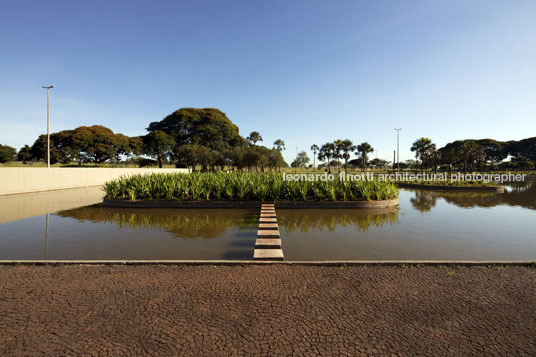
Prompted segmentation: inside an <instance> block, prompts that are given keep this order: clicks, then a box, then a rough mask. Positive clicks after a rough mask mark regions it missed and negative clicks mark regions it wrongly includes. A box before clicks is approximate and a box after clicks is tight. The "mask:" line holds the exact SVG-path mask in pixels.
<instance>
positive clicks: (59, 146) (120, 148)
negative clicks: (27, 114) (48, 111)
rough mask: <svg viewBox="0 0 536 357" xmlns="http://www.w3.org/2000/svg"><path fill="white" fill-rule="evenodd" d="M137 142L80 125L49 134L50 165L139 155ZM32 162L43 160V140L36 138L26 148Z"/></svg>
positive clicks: (102, 129)
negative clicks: (28, 150) (29, 146)
mask: <svg viewBox="0 0 536 357" xmlns="http://www.w3.org/2000/svg"><path fill="white" fill-rule="evenodd" d="M137 147H141V140H140V139H139V138H138V139H136V138H129V137H127V136H125V135H123V134H115V133H114V132H113V131H112V130H110V129H108V128H106V127H104V126H102V125H93V126H80V127H78V128H76V129H74V130H62V131H59V132H57V133H52V134H50V162H51V163H52V164H54V163H56V162H61V163H70V162H72V161H77V162H78V164H79V165H82V163H83V162H95V163H104V162H106V161H108V160H112V159H114V158H115V159H116V160H117V161H119V160H120V159H121V156H122V155H129V154H130V153H132V152H136V151H137V152H139V148H137ZM30 153H31V155H32V158H33V159H34V160H46V158H47V157H46V155H47V137H46V135H40V136H39V137H38V138H37V140H36V141H35V142H34V144H33V145H32V147H31V148H30Z"/></svg>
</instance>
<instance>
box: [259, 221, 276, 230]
mask: <svg viewBox="0 0 536 357" xmlns="http://www.w3.org/2000/svg"><path fill="white" fill-rule="evenodd" d="M259 229H262V230H264V229H279V226H278V225H277V223H259Z"/></svg>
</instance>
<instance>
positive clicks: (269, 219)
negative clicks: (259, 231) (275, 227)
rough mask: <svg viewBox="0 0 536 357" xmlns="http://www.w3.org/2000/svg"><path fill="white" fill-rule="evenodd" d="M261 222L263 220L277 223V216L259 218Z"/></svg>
mask: <svg viewBox="0 0 536 357" xmlns="http://www.w3.org/2000/svg"><path fill="white" fill-rule="evenodd" d="M259 222H261V223H277V218H276V217H272V218H266V217H261V218H260V219H259Z"/></svg>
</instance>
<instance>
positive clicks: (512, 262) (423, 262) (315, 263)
mask: <svg viewBox="0 0 536 357" xmlns="http://www.w3.org/2000/svg"><path fill="white" fill-rule="evenodd" d="M272 264H278V265H302V266H308V265H309V266H365V265H366V266H373V265H374V266H382V265H384V266H393V265H409V266H412V265H419V266H440V265H450V266H453V265H455V266H490V265H507V266H536V259H535V260H311V261H307V260H297V261H284V260H283V261H259V260H41V259H36V260H29V259H28V260H13V259H12V260H0V265H190V266H195V265H221V266H229V265H238V266H241V265H272Z"/></svg>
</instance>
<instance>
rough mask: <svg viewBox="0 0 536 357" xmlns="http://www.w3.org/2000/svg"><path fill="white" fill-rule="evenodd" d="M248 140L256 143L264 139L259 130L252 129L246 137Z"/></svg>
mask: <svg viewBox="0 0 536 357" xmlns="http://www.w3.org/2000/svg"><path fill="white" fill-rule="evenodd" d="M246 140H247V141H249V142H251V143H253V145H255V144H256V143H257V142H258V141H262V136H261V134H259V132H258V131H252V132H251V133H250V134H249V136H248V137H247V138H246Z"/></svg>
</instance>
